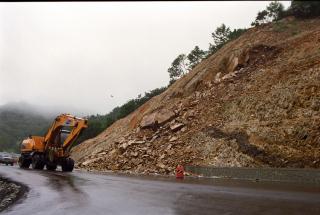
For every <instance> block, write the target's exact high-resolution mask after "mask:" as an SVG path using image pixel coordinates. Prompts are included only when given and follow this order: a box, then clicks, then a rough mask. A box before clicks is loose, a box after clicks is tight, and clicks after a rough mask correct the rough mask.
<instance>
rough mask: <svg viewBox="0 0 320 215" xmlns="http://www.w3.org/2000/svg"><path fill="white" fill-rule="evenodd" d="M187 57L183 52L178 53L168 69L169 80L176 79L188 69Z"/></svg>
mask: <svg viewBox="0 0 320 215" xmlns="http://www.w3.org/2000/svg"><path fill="white" fill-rule="evenodd" d="M186 60H187V57H186V55H185V54H180V55H179V56H178V57H176V59H174V61H173V62H172V64H171V67H170V68H169V69H168V73H169V76H170V80H176V79H178V78H180V77H181V76H183V75H184V74H185V73H187V71H188V67H187V62H186Z"/></svg>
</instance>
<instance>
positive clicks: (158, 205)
mask: <svg viewBox="0 0 320 215" xmlns="http://www.w3.org/2000/svg"><path fill="white" fill-rule="evenodd" d="M0 175H3V176H5V177H9V178H11V179H14V180H16V181H19V182H22V183H24V184H26V185H28V186H29V187H30V191H29V193H28V194H27V197H26V198H25V199H23V200H21V201H20V202H19V203H18V204H16V205H15V206H13V207H11V208H9V209H8V210H6V211H4V212H3V214H10V215H11V214H12V215H20V214H21V215H22V214H23V215H25V214H50V215H51V214H77V215H79V214H139V215H140V214H192V215H193V214H273V215H275V214H320V188H319V187H310V186H309V187H305V186H304V187H302V186H293V185H288V184H279V183H278V184H277V183H272V184H271V183H262V182H259V183H256V182H249V181H234V180H222V179H220V180H218V179H210V180H207V179H187V180H184V181H180V180H176V179H175V178H171V177H133V176H130V177H128V176H119V175H114V174H93V173H84V172H80V171H75V172H73V173H62V172H60V171H56V172H48V171H34V170H31V169H30V170H21V169H19V168H17V167H7V166H0Z"/></svg>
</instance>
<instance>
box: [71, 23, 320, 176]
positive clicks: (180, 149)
mask: <svg viewBox="0 0 320 215" xmlns="http://www.w3.org/2000/svg"><path fill="white" fill-rule="evenodd" d="M159 120H160V121H159ZM159 122H161V123H160V124H159ZM72 156H73V157H74V158H75V160H76V162H77V164H78V167H79V168H82V169H87V170H99V171H105V170H112V171H123V172H132V173H144V174H149V173H160V174H173V173H174V169H175V167H176V166H177V165H178V164H183V165H186V164H188V165H211V166H216V167H295V168H297V167H298V168H319V167H320V19H309V20H296V19H294V18H287V19H284V20H281V21H279V22H277V23H270V24H266V25H263V26H260V27H256V28H251V29H249V30H248V31H247V32H246V33H244V34H243V35H242V36H241V37H239V38H238V39H236V40H234V41H231V42H229V43H228V44H226V45H225V46H224V47H223V48H221V49H220V50H219V51H218V52H217V53H216V54H214V55H212V56H211V57H209V58H208V59H206V60H203V61H202V62H201V63H200V64H199V65H198V66H196V67H195V68H194V69H193V70H192V71H190V72H189V73H188V74H187V75H185V76H184V77H182V78H181V79H179V80H178V81H176V82H175V83H174V84H173V85H172V86H171V87H170V88H168V90H166V91H165V92H164V93H162V94H161V95H159V96H157V97H154V98H153V99H151V100H150V101H148V102H147V103H146V104H144V105H143V106H142V107H140V108H139V109H138V110H136V111H135V112H133V113H132V114H130V115H129V116H128V117H126V118H124V119H121V120H119V121H117V122H115V123H114V124H113V125H112V126H110V127H109V128H108V129H106V130H105V131H104V132H102V133H101V134H100V135H99V136H97V137H96V138H93V139H90V140H87V141H85V142H84V143H82V144H81V145H79V146H77V147H75V148H74V149H73V152H72Z"/></svg>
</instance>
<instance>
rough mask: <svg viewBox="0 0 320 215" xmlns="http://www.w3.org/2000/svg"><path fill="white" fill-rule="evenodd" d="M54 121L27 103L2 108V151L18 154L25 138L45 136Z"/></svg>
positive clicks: (0, 126) (0, 116) (0, 139)
mask: <svg viewBox="0 0 320 215" xmlns="http://www.w3.org/2000/svg"><path fill="white" fill-rule="evenodd" d="M52 119H53V116H45V115H44V114H42V113H39V111H38V110H36V108H35V107H32V106H31V105H28V104H25V103H11V104H7V105H3V106H0V151H8V152H18V146H19V143H20V142H21V140H22V139H23V138H25V137H26V136H28V135H29V134H32V135H44V133H45V132H46V131H47V129H48V127H49V126H50V124H51V122H52Z"/></svg>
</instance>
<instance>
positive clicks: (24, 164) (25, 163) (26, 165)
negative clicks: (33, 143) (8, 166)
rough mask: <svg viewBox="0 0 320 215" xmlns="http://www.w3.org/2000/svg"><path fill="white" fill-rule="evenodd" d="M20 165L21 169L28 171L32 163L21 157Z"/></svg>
mask: <svg viewBox="0 0 320 215" xmlns="http://www.w3.org/2000/svg"><path fill="white" fill-rule="evenodd" d="M18 163H19V167H20V168H24V169H28V168H29V167H30V164H31V161H30V160H29V159H25V158H24V157H23V156H21V157H19V161H18Z"/></svg>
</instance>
